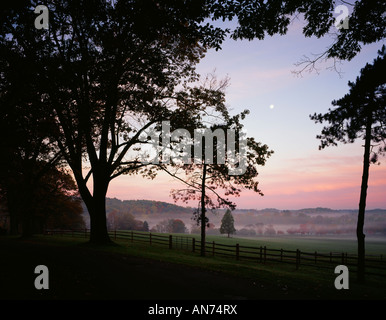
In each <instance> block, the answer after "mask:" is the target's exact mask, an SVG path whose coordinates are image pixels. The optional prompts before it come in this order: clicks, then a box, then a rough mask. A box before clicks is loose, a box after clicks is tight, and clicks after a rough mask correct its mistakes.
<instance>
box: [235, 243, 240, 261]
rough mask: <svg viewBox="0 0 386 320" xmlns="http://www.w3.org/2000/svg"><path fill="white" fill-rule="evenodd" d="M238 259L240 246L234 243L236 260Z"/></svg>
mask: <svg viewBox="0 0 386 320" xmlns="http://www.w3.org/2000/svg"><path fill="white" fill-rule="evenodd" d="M239 258H240V246H239V244H238V243H236V260H239Z"/></svg>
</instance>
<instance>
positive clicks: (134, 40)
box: [2, 0, 223, 243]
mask: <svg viewBox="0 0 386 320" xmlns="http://www.w3.org/2000/svg"><path fill="white" fill-rule="evenodd" d="M36 5H37V2H35V1H24V2H22V5H21V6H19V7H18V8H17V9H14V8H11V9H8V10H5V11H4V12H3V13H2V23H3V25H2V31H3V32H4V36H3V37H2V42H3V43H4V44H5V46H7V47H8V48H10V51H11V52H23V54H24V62H25V63H31V64H33V63H34V62H35V59H36V60H37V61H38V62H39V66H40V69H39V70H38V71H39V72H38V74H37V79H36V80H37V81H36V84H38V86H37V88H36V92H37V93H39V98H40V100H41V101H40V102H41V103H42V104H43V105H44V106H45V107H46V110H49V112H50V116H51V118H52V119H55V121H56V128H54V129H53V130H52V131H51V137H50V138H51V140H52V141H55V142H56V143H57V145H58V147H59V149H60V151H61V153H62V155H63V157H64V158H65V159H66V161H67V163H68V165H69V166H70V167H71V169H72V172H73V175H74V177H75V180H76V182H77V185H78V188H79V192H80V194H81V196H82V198H83V200H84V202H85V204H86V206H87V208H88V211H89V213H90V220H91V239H90V240H91V241H92V242H98V243H105V242H109V236H108V233H107V227H106V211H105V196H106V193H107V190H108V186H109V183H110V181H111V180H112V179H114V178H115V177H117V176H119V175H121V174H128V173H136V172H138V170H140V169H141V168H144V167H145V165H144V164H143V163H141V162H140V161H139V160H138V158H137V157H136V156H135V154H134V153H135V150H134V149H135V148H138V147H139V146H140V145H141V144H144V143H143V142H141V141H140V140H139V136H140V134H141V133H142V132H143V131H144V130H145V129H147V128H149V127H150V126H152V125H154V124H157V123H159V122H160V121H161V120H170V121H171V122H172V125H173V126H174V125H175V126H178V127H181V126H184V125H188V123H189V122H192V121H193V122H194V113H195V110H196V109H197V108H202V103H197V101H196V102H194V101H190V100H189V99H188V97H187V96H186V92H182V91H179V90H178V88H179V87H183V88H184V89H186V84H187V83H189V82H191V81H194V80H196V74H195V72H194V66H195V64H196V63H197V62H198V61H199V59H200V58H201V57H202V55H203V53H204V51H205V49H206V48H208V47H216V46H218V43H219V42H220V41H221V40H220V39H221V37H222V36H221V34H223V32H222V31H221V30H220V29H215V28H212V27H210V26H207V25H201V22H202V21H203V19H204V17H205V15H206V12H205V10H203V7H204V1H196V0H195V1H161V2H154V1H151V0H145V1H143V0H141V1H115V2H108V1H107V2H106V1H104V0H103V1H102V0H93V1H88V2H86V1H49V2H48V4H47V6H48V9H49V13H50V14H49V29H48V30H44V29H41V30H36V29H34V27H33V26H34V19H35V18H36V15H34V14H33V11H31V9H34V7H36ZM20 26H27V27H25V28H24V27H23V28H20ZM36 42H37V43H39V44H40V47H42V48H43V49H42V50H41V52H39V55H36V53H35V52H32V53H30V52H29V51H28V46H29V45H30V43H32V44H34V43H36ZM7 63H8V62H7ZM194 94H195V96H196V97H197V96H199V95H198V94H197V92H194ZM200 99H201V102H202V100H205V97H204V96H201V97H200ZM207 103H209V104H210V101H207ZM136 151H138V149H137V150H136ZM87 166H88V167H89V170H88V171H85V168H86V167H87ZM91 178H92V185H91V186H90V185H89V184H88V182H89V180H90V183H91Z"/></svg>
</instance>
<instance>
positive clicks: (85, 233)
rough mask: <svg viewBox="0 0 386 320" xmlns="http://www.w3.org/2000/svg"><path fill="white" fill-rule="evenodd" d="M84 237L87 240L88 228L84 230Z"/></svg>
mask: <svg viewBox="0 0 386 320" xmlns="http://www.w3.org/2000/svg"><path fill="white" fill-rule="evenodd" d="M84 237H85V238H87V228H84Z"/></svg>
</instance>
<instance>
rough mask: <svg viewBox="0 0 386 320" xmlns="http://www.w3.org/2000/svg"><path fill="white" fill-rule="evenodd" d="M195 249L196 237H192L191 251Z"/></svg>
mask: <svg viewBox="0 0 386 320" xmlns="http://www.w3.org/2000/svg"><path fill="white" fill-rule="evenodd" d="M195 251H196V238H192V252H195Z"/></svg>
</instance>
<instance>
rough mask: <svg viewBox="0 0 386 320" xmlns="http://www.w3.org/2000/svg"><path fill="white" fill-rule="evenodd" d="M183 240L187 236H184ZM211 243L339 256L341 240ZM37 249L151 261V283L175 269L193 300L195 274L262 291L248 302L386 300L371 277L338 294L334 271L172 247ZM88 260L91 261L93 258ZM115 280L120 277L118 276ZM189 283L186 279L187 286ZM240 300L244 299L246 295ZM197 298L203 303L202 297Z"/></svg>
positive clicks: (377, 246)
mask: <svg viewBox="0 0 386 320" xmlns="http://www.w3.org/2000/svg"><path fill="white" fill-rule="evenodd" d="M178 236H181V235H180V234H179V235H178ZM187 236H191V235H185V237H187ZM197 239H199V236H197ZM11 240H12V239H11ZM207 240H208V241H216V242H217V241H218V242H222V243H226V244H234V243H239V244H240V245H241V244H242V245H253V246H255V245H256V246H260V245H265V246H269V247H272V248H273V247H276V248H289V249H293V248H295V247H296V248H299V249H301V250H315V249H317V250H323V249H324V250H326V251H328V250H331V249H334V250H338V249H337V247H336V243H335V239H304V238H302V239H299V238H292V239H288V238H259V239H257V240H255V239H241V238H227V237H222V236H208V239H207ZM15 241H16V240H15ZM32 243H33V244H34V245H36V246H37V247H38V246H40V245H42V246H45V247H52V248H53V249H54V251H55V252H60V250H61V249H66V254H67V255H69V254H70V255H71V252H72V249H71V248H74V249H79V248H85V249H87V252H94V254H99V253H98V252H104V253H105V254H114V255H118V256H121V257H122V258H123V259H126V258H125V257H131V258H136V259H145V260H146V261H154V263H150V266H152V267H154V271H148V273H147V277H150V276H155V277H156V278H157V279H158V278H159V281H162V279H163V277H164V275H163V273H162V272H161V271H160V269H159V267H157V264H159V263H161V264H162V265H163V267H164V266H165V264H166V266H168V268H172V267H173V270H174V271H173V272H172V274H174V273H176V272H179V273H181V274H180V278H181V281H178V283H177V284H175V286H179V287H178V288H176V290H180V291H181V290H185V289H184V288H186V290H188V291H189V290H190V291H189V292H190V294H194V290H193V287H194V286H196V285H197V286H198V285H199V284H200V280H197V279H196V280H194V281H193V282H192V279H191V277H192V274H194V273H196V272H197V273H198V272H209V276H208V275H207V277H209V278H210V279H211V278H212V277H213V281H215V282H216V281H219V280H215V279H217V277H220V276H221V277H225V278H227V279H228V278H230V279H233V281H234V282H235V283H239V282H240V285H241V284H242V283H247V285H250V286H252V289H253V288H256V295H255V293H254V291H253V290H252V293H251V292H249V293H245V296H247V295H250V296H248V299H251V298H252V299H260V298H261V299H267V298H268V299H299V298H300V299H302V298H305V299H329V300H331V299H386V290H385V286H386V278H385V277H376V276H368V277H367V282H366V284H365V285H361V284H358V283H356V279H355V274H350V289H349V290H336V289H335V287H334V279H335V277H336V276H337V275H336V274H334V268H333V266H331V268H327V269H322V270H319V269H315V268H305V267H300V268H299V270H296V269H295V266H294V265H290V264H281V263H266V264H262V263H256V262H250V261H236V260H235V259H229V258H227V259H225V258H221V257H217V256H215V257H212V256H211V255H208V256H207V257H201V256H200V255H199V252H198V251H199V250H197V251H196V253H192V252H191V251H188V250H170V249H168V247H167V246H158V245H149V244H147V243H140V242H133V243H131V242H130V241H127V240H121V239H116V240H115V243H116V245H115V246H103V247H100V246H98V247H94V246H91V245H89V244H88V242H87V239H84V238H83V239H82V238H76V237H75V238H72V237H68V236H37V237H35V238H34V239H33V240H32ZM370 243H371V244H370ZM368 246H369V247H370V248H372V249H371V250H372V252H374V253H376V254H381V253H382V252H384V248H385V247H384V243H383V246H382V241H369V244H368ZM5 248H6V247H5V246H3V250H5ZM339 248H345V249H347V250H348V249H350V248H354V249H355V241H353V240H349V239H343V240H340V243H339ZM67 249H69V250H67ZM354 251H355V250H354ZM43 254H44V253H43ZM84 256H85V258H87V257H88V256H89V254H87V255H84ZM131 258H130V259H131ZM63 259H64V258H63ZM14 261H15V263H16V262H17V259H14ZM65 261H71V258H66V260H65ZM103 264H105V265H106V267H107V266H109V265H110V261H109V260H108V259H104V260H103V262H102V265H100V266H99V268H103ZM135 265H136V264H134V266H135ZM62 267H63V266H59V265H57V266H55V268H56V269H59V268H62ZM10 268H11V267H10ZM66 268H67V269H66V275H67V274H68V276H69V279H67V281H66V283H67V284H71V281H73V282H74V281H75V280H74V279H73V277H75V278H76V279H78V280H76V281H78V282H79V281H80V280H79V278H80V276H77V275H76V272H72V271H71V270H69V267H66ZM71 268H75V267H71ZM78 268H80V267H76V268H75V269H76V271H77V270H78ZM12 270H13V269H12ZM136 270H137V269H136ZM200 270H202V271H200ZM68 271H71V272H68ZM74 271H75V270H74ZM57 272H58V271H57ZM114 276H117V277H118V276H119V275H118V271H117V274H116V275H114ZM131 276H133V275H131ZM98 277H103V275H102V274H101V273H98ZM168 277H169V278H165V279H166V280H165V281H170V276H168ZM184 277H186V278H187V280H184V279H183V278H184ZM134 278H135V275H134ZM198 279H201V276H200V277H198ZM237 279H239V280H237ZM98 281H99V280H98V278H96V280H95V279H94V282H93V284H92V285H93V286H95V285H96V284H97V283H98ZM206 281H208V280H206ZM100 282H102V283H104V282H105V281H104V280H100ZM117 282H118V281H117ZM203 285H204V284H203ZM218 285H220V284H218ZM221 285H222V286H225V288H226V290H230V292H233V291H234V292H236V288H232V287H231V286H232V285H231V284H229V286H230V287H227V286H226V285H227V284H226V283H225V284H224V283H222V284H221ZM85 286H86V284H85ZM172 286H173V285H172V284H171V288H172ZM181 286H182V287H181ZM233 286H235V285H233ZM244 286H246V285H244ZM243 288H244V287H242V288H241V289H240V292H243ZM172 289H173V288H172ZM208 290H209V291H208V294H209V293H210V292H211V290H215V289H214V287H212V288H208ZM223 290H225V289H223ZM184 294H185V292H181V298H182V299H183V298H184ZM197 294H198V293H197ZM235 294H236V293H235ZM238 294H239V295H240V294H241V293H238ZM161 296H162V295H161ZM197 298H200V295H199V294H198V296H197Z"/></svg>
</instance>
